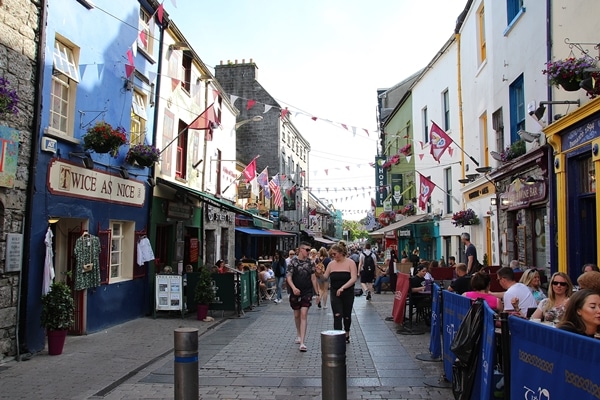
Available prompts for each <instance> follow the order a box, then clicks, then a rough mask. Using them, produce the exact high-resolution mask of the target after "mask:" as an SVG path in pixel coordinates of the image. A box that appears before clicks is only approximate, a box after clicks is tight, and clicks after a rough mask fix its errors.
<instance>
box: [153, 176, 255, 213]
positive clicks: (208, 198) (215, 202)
mask: <svg viewBox="0 0 600 400" xmlns="http://www.w3.org/2000/svg"><path fill="white" fill-rule="evenodd" d="M156 182H157V183H158V184H160V185H165V186H170V187H171V188H173V189H175V190H186V191H188V192H190V193H192V194H193V195H195V196H198V197H199V198H200V200H201V201H204V202H206V203H208V204H210V205H212V206H215V207H219V208H224V209H227V210H229V211H233V212H234V213H237V214H243V215H248V216H251V217H255V215H253V214H251V213H249V212H248V211H246V210H243V209H241V208H239V207H236V206H235V205H233V204H231V203H228V202H226V201H224V200H221V199H218V198H216V197H214V196H213V195H211V194H208V193H204V192H201V191H199V190H195V189H192V188H190V187H188V186H184V185H178V184H176V183H173V182H169V181H167V180H165V179H162V178H157V179H156Z"/></svg>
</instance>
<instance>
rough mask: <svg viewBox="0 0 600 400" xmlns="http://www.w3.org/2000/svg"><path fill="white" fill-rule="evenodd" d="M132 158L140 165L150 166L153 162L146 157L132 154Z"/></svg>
mask: <svg viewBox="0 0 600 400" xmlns="http://www.w3.org/2000/svg"><path fill="white" fill-rule="evenodd" d="M132 158H133V160H134V161H135V162H136V164H137V165H139V166H140V167H151V166H152V165H153V164H154V161H152V160H150V159H148V158H146V157H140V156H133V157H132Z"/></svg>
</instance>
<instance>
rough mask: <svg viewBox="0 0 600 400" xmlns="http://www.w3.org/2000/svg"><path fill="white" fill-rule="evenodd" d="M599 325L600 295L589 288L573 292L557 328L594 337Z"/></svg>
mask: <svg viewBox="0 0 600 400" xmlns="http://www.w3.org/2000/svg"><path fill="white" fill-rule="evenodd" d="M599 326H600V295H598V294H597V293H596V292H594V291H591V290H589V289H581V290H578V291H577V292H575V294H573V296H571V298H570V299H569V302H568V303H567V307H566V309H565V314H564V315H563V319H562V320H561V321H560V322H559V324H558V326H557V327H558V329H563V330H565V331H569V332H573V333H577V334H580V335H584V336H589V337H594V335H595V334H596V332H598V327H599Z"/></svg>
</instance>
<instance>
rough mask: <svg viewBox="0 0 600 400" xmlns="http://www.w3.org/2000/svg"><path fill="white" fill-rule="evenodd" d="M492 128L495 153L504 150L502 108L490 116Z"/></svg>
mask: <svg viewBox="0 0 600 400" xmlns="http://www.w3.org/2000/svg"><path fill="white" fill-rule="evenodd" d="M492 128H493V129H494V132H496V148H495V150H496V151H497V152H501V151H503V150H504V116H503V115H502V108H499V109H497V110H496V111H494V113H493V114H492Z"/></svg>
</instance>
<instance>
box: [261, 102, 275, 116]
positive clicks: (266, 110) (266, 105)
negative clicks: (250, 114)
mask: <svg viewBox="0 0 600 400" xmlns="http://www.w3.org/2000/svg"><path fill="white" fill-rule="evenodd" d="M271 108H273V106H272V105H270V104H265V111H263V114H264V113H267V112H269V110H270V109H271Z"/></svg>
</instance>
